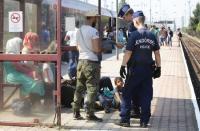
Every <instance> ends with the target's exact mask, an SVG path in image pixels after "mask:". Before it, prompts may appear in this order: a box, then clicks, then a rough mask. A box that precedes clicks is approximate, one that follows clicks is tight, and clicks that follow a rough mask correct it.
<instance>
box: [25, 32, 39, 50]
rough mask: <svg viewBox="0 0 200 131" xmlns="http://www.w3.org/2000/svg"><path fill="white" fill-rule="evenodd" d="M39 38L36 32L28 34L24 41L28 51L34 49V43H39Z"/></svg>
mask: <svg viewBox="0 0 200 131" xmlns="http://www.w3.org/2000/svg"><path fill="white" fill-rule="evenodd" d="M38 40H39V36H38V35H37V34H36V33H34V32H28V33H26V35H25V37H24V41H23V46H25V47H27V48H28V49H33V43H32V41H38Z"/></svg>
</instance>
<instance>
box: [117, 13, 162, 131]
mask: <svg viewBox="0 0 200 131" xmlns="http://www.w3.org/2000/svg"><path fill="white" fill-rule="evenodd" d="M133 21H134V25H135V27H136V28H137V31H134V32H132V33H131V36H130V37H129V40H128V44H127V46H126V52H125V54H124V58H123V61H122V66H121V68H120V75H121V77H126V80H125V87H124V89H123V92H122V98H123V99H122V104H121V112H120V116H121V120H120V121H119V122H118V123H116V124H118V125H120V126H125V127H129V126H130V110H131V98H132V97H134V96H139V103H140V107H141V116H140V126H141V127H147V124H148V122H149V119H150V116H151V113H150V111H151V110H150V109H151V100H152V97H153V88H152V85H153V81H152V77H154V78H158V77H160V75H161V60H160V52H159V49H160V47H159V45H158V42H157V39H156V38H155V36H154V35H153V34H152V33H151V32H150V31H148V30H147V29H146V28H145V27H144V21H145V16H144V14H143V12H142V11H137V12H135V13H134V14H133ZM152 52H154V55H155V63H156V67H155V68H154V64H153V63H154V62H153V58H152ZM129 60H130V61H131V66H130V67H129V69H128V73H126V66H127V62H128V61H129Z"/></svg>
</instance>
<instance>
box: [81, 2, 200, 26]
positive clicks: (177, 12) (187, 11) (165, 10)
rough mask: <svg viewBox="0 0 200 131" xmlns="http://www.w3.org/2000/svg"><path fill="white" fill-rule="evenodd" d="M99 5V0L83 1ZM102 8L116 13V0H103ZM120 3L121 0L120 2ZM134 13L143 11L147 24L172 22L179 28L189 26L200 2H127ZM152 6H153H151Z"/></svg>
mask: <svg viewBox="0 0 200 131" xmlns="http://www.w3.org/2000/svg"><path fill="white" fill-rule="evenodd" d="M82 1H86V2H88V3H91V4H94V5H97V4H98V0H82ZM101 2H102V3H101V4H102V7H105V8H108V9H111V10H114V11H116V0H101ZM118 2H120V0H118ZM126 2H127V3H128V4H130V6H131V7H132V8H133V9H134V11H137V10H142V11H143V12H144V14H145V16H146V19H147V23H148V22H149V23H150V14H151V22H156V21H159V20H172V21H175V22H176V26H177V27H183V26H187V25H188V24H189V16H192V15H193V13H192V11H193V10H194V9H195V7H196V3H198V2H199V3H200V0H126ZM150 5H151V6H150ZM150 8H151V13H150Z"/></svg>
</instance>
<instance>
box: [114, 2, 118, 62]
mask: <svg viewBox="0 0 200 131" xmlns="http://www.w3.org/2000/svg"><path fill="white" fill-rule="evenodd" d="M118 10H119V9H118V0H116V12H117V13H118ZM117 34H118V18H117V17H116V37H115V38H116V43H117V42H118V36H117ZM116 57H117V60H119V49H118V48H117V47H116Z"/></svg>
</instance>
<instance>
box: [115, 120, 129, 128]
mask: <svg viewBox="0 0 200 131" xmlns="http://www.w3.org/2000/svg"><path fill="white" fill-rule="evenodd" d="M115 125H118V126H123V127H130V123H129V122H122V121H119V122H116V123H115Z"/></svg>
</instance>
